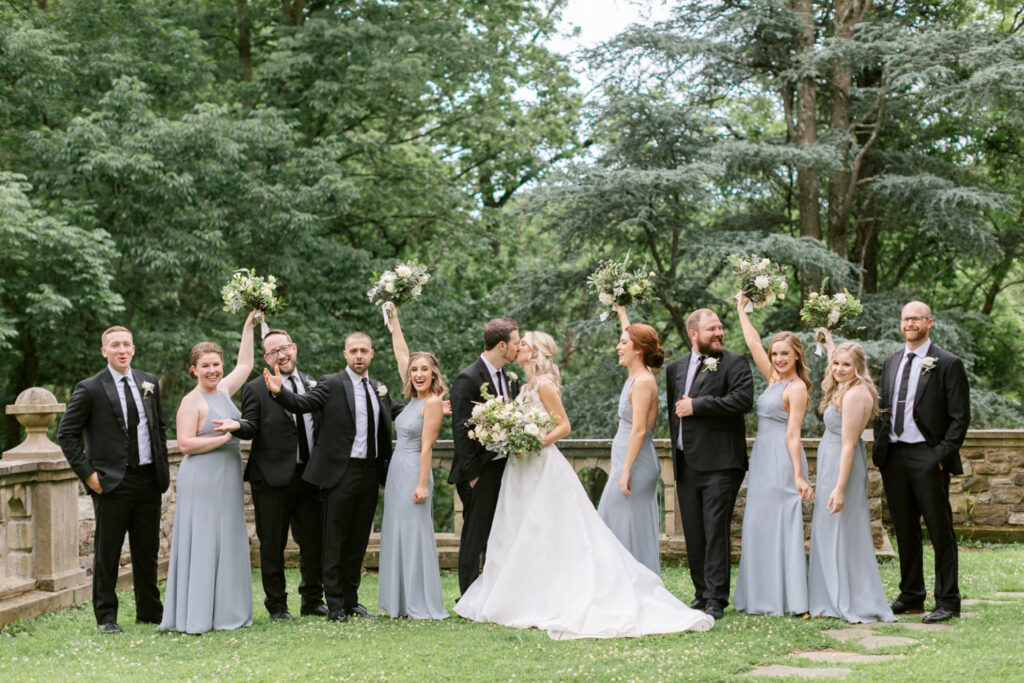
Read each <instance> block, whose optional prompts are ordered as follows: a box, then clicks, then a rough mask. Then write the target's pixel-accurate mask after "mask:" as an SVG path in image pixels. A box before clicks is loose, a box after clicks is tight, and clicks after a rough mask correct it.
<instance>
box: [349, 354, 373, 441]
mask: <svg viewBox="0 0 1024 683" xmlns="http://www.w3.org/2000/svg"><path fill="white" fill-rule="evenodd" d="M345 372H347V373H348V376H349V379H351V380H352V389H353V391H354V392H355V401H356V438H355V439H354V440H353V441H352V454H351V456H350V457H352V458H361V459H363V460H365V459H366V444H367V441H366V438H367V435H366V429H367V426H368V421H367V415H366V392H365V390H364V389H363V378H362V377H360V376H359V375H357V374H356V373H355V371H354V370H352V368H350V367H348V366H345ZM370 402H371V403H372V404H373V412H374V415H375V416H376V419H375V420H374V423H375V424H380V401H378V400H377V392H376V391H374V389H373V384H370ZM376 437H377V435H376V434H374V435H373V438H376Z"/></svg>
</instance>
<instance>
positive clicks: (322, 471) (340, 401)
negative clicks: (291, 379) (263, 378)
mask: <svg viewBox="0 0 1024 683" xmlns="http://www.w3.org/2000/svg"><path fill="white" fill-rule="evenodd" d="M316 382H317V384H316V386H315V387H313V388H312V389H310V390H309V391H308V392H306V393H305V394H302V395H298V394H294V393H292V391H291V390H290V389H289V388H288V384H287V382H286V383H285V384H284V386H283V387H282V388H281V393H280V394H278V395H277V396H275V397H273V398H274V400H275V401H277V402H278V403H280V404H281V405H282V406H284V408H286V409H287V410H289V411H291V412H293V413H314V412H316V411H320V425H319V427H318V428H317V430H316V443H315V444H314V445H313V452H312V453H311V454H310V457H309V464H307V465H306V472H305V474H303V475H302V478H303V479H305V480H306V481H308V482H309V483H310V484H313V485H314V486H319V487H320V488H324V489H328V488H332V487H334V486H336V485H337V484H338V482H339V481H341V477H342V476H343V475H344V474H345V469H346V468H347V467H348V463H349V459H350V457H351V455H352V442H353V441H355V438H356V405H355V401H356V400H365V397H361V398H358V399H357V397H356V392H355V387H353V386H352V380H351V379H350V378H349V376H348V372H346V371H344V370H342V371H341V372H336V373H334V374H333V375H324V376H323V377H321V378H320V379H318V380H317V381H316ZM370 384H371V385H372V387H373V390H374V391H376V392H378V393H377V401H378V403H379V404H380V409H379V410H378V412H377V417H376V423H377V475H378V477H379V479H380V483H381V484H384V482H385V481H387V475H388V463H390V462H391V421H392V420H393V419H394V418H396V417H398V414H399V413H401V412H402V408H404V407H405V405H404V404H401V403H393V402H392V401H391V394H390V393H387V394H385V395H384V396H381V395H380V390H379V388H378V387H381V386H383V385H382V384H380V383H379V382H377V381H375V380H373V379H372V378H371V379H370Z"/></svg>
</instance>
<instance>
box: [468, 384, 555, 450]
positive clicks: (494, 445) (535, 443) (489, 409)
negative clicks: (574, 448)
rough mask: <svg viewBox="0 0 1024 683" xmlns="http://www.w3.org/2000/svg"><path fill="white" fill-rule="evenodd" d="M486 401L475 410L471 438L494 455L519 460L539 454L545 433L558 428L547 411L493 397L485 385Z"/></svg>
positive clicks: (482, 392)
mask: <svg viewBox="0 0 1024 683" xmlns="http://www.w3.org/2000/svg"><path fill="white" fill-rule="evenodd" d="M481 395H482V396H483V399H484V402H483V403H478V404H477V405H476V406H474V408H473V415H472V417H471V418H470V420H469V424H470V426H471V428H470V430H469V438H471V439H475V440H476V441H479V442H480V443H481V444H483V446H484V448H486V449H487V450H489V451H491V452H492V453H499V454H501V455H505V456H513V457H516V458H519V457H521V456H524V455H530V454H533V453H539V452H540V449H541V440H542V439H543V438H544V434H545V433H546V432H547V431H548V430H549V429H551V428H552V427H554V426H555V420H554V418H552V417H551V415H549V414H548V413H547V411H544V410H541V409H539V408H534V407H530V406H524V405H523V404H521V403H518V402H516V401H508V400H505V399H503V398H501V397H500V396H491V394H490V393H489V392H488V391H487V387H486V386H485V387H484V388H483V389H482V390H481Z"/></svg>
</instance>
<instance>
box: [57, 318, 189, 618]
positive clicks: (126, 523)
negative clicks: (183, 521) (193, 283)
mask: <svg viewBox="0 0 1024 683" xmlns="http://www.w3.org/2000/svg"><path fill="white" fill-rule="evenodd" d="M100 339H101V343H102V348H101V349H100V352H101V353H102V354H103V357H104V358H106V359H107V367H105V368H104V369H103V370H100V372H99V373H97V374H95V375H93V376H92V377H90V378H88V379H84V380H82V381H81V382H79V383H78V384H77V385H76V386H75V390H74V392H73V393H72V394H71V399H70V400H69V401H68V407H67V411H66V412H65V413H64V417H63V418H62V419H61V421H60V429H58V430H57V438H58V440H59V441H60V447H61V450H62V451H64V457H65V458H67V459H68V462H69V463H71V469H73V470H74V471H75V474H77V475H78V476H79V478H80V479H81V480H82V481H83V482H84V483H85V485H86V487H87V489H88V491H89V493H90V494H91V496H92V504H93V509H94V510H95V513H96V534H95V537H94V555H93V568H92V603H93V612H94V613H95V615H96V623H97V624H98V625H99V629H100V631H102V632H103V633H120V632H121V627H120V626H118V625H117V594H116V593H115V592H114V591H115V588H116V586H117V573H118V567H119V565H120V559H121V547H122V546H123V545H124V535H125V533H127V534H128V542H129V546H130V548H131V556H132V578H133V581H134V584H135V618H136V621H137V622H142V623H147V624H159V623H160V620H161V618H162V617H163V606H162V605H161V604H160V589H159V588H157V585H156V572H157V553H158V552H159V549H160V501H161V494H163V492H164V491H166V490H167V487H168V485H169V484H170V472H169V469H168V466H167V441H166V438H165V436H164V435H165V431H166V427H165V425H164V416H163V410H162V409H161V406H160V387H159V385H158V384H157V379H156V377H155V376H154V375H151V374H149V373H146V372H140V371H139V370H132V368H131V362H132V358H133V357H134V356H135V344H134V342H133V341H132V333H131V332H130V331H129V330H128V329H126V328H124V327H111V328H108V329H107V330H106V331H105V332H104V333H103V335H102V336H101V338H100ZM83 441H84V443H83Z"/></svg>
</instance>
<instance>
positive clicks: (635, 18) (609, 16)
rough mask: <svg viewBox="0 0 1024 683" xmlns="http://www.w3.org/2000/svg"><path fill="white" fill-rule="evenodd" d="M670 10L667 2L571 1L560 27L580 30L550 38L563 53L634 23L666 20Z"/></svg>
mask: <svg viewBox="0 0 1024 683" xmlns="http://www.w3.org/2000/svg"><path fill="white" fill-rule="evenodd" d="M668 9H669V5H668V3H666V2H658V1H657V0H569V5H568V7H566V9H565V10H564V12H563V13H562V25H561V29H562V31H563V32H565V33H568V32H569V31H571V29H572V26H574V25H576V26H579V27H580V33H579V35H578V36H574V37H571V38H569V37H563V38H560V39H558V40H554V41H551V47H552V48H553V49H555V50H557V51H558V52H562V53H568V52H572V51H573V50H576V49H579V48H581V47H592V46H593V45H596V44H597V43H600V42H601V41H604V40H607V39H609V38H611V37H612V36H614V35H615V34H617V33H619V32H620V31H622V30H623V29H624V28H626V27H627V26H629V25H630V24H632V23H636V22H641V23H649V22H650V21H651V20H658V19H664V18H666V17H667V16H668Z"/></svg>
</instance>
